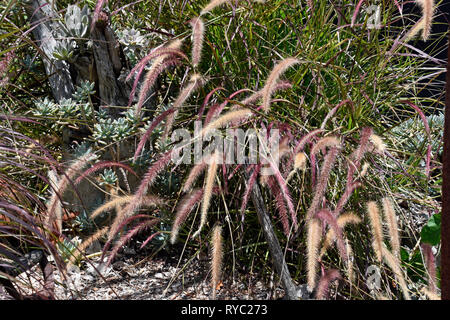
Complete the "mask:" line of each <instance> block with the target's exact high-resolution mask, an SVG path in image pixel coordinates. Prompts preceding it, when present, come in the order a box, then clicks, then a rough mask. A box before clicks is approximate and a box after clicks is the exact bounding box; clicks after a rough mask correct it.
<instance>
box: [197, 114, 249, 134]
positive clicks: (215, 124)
mask: <svg viewBox="0 0 450 320" xmlns="http://www.w3.org/2000/svg"><path fill="white" fill-rule="evenodd" d="M252 114H253V112H252V110H250V109H238V110H235V111H229V112H227V113H225V114H224V115H223V116H221V117H219V118H217V119H216V120H214V121H212V122H210V123H209V124H208V125H207V126H206V127H204V128H203V129H202V131H200V134H199V136H200V137H202V136H205V135H206V134H207V133H208V132H209V131H211V130H213V129H218V128H221V127H223V126H224V125H227V124H228V123H230V122H231V121H235V120H242V119H246V118H248V117H250V116H251V115H252Z"/></svg>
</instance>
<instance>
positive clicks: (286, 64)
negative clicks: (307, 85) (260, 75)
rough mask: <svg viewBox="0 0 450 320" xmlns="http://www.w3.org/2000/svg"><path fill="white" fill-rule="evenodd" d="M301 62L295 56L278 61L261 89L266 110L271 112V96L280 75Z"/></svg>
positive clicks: (263, 105)
mask: <svg viewBox="0 0 450 320" xmlns="http://www.w3.org/2000/svg"><path fill="white" fill-rule="evenodd" d="M297 63H300V61H299V60H298V59H295V58H286V59H284V60H282V61H281V62H280V63H278V64H277V65H276V66H275V67H274V68H273V70H272V72H271V73H270V75H269V77H268V78H267V81H266V83H265V85H264V87H263V88H262V89H261V92H262V109H263V111H264V112H266V113H267V112H269V108H270V98H271V97H272V94H273V92H274V91H275V88H276V85H277V81H278V78H279V77H280V75H281V74H282V73H283V72H285V71H286V70H287V69H288V68H290V67H291V66H293V65H294V64H297Z"/></svg>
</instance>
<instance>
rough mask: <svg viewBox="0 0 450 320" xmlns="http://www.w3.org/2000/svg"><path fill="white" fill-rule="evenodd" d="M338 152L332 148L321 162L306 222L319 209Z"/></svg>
mask: <svg viewBox="0 0 450 320" xmlns="http://www.w3.org/2000/svg"><path fill="white" fill-rule="evenodd" d="M338 152H339V149H338V148H336V147H332V148H331V149H330V150H329V151H328V152H327V154H326V156H325V160H324V161H323V164H322V169H321V171H320V177H319V180H318V182H317V184H316V185H315V188H314V197H313V200H312V201H311V205H310V206H309V208H308V211H307V213H306V219H307V220H309V219H311V218H312V217H313V216H314V215H315V214H316V212H317V209H318V208H319V205H320V202H321V201H322V198H323V195H324V194H325V191H326V189H327V184H328V178H329V176H330V172H331V168H332V167H333V165H334V163H335V161H336V157H337V155H338ZM312 155H314V154H312Z"/></svg>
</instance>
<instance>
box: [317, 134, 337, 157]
mask: <svg viewBox="0 0 450 320" xmlns="http://www.w3.org/2000/svg"><path fill="white" fill-rule="evenodd" d="M340 144H341V140H339V139H338V138H337V137H335V136H328V137H324V138H322V139H320V140H319V141H318V142H317V143H316V144H314V146H313V147H312V148H311V153H312V154H314V155H316V154H317V153H318V152H319V151H321V150H324V149H325V148H327V147H328V148H331V147H336V148H338V147H339V146H340Z"/></svg>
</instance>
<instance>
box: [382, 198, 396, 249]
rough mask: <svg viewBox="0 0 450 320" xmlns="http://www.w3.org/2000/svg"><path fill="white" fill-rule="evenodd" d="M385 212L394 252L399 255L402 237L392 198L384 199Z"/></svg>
mask: <svg viewBox="0 0 450 320" xmlns="http://www.w3.org/2000/svg"><path fill="white" fill-rule="evenodd" d="M383 212H384V217H385V219H386V222H387V226H388V230H389V238H390V240H391V245H392V252H393V254H394V256H396V257H399V254H400V238H399V235H398V223H397V217H396V215H395V211H394V207H393V206H392V202H391V199H389V198H384V199H383Z"/></svg>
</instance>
